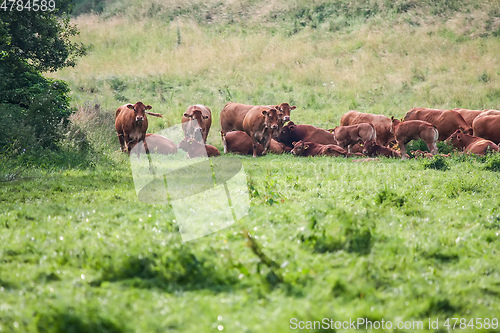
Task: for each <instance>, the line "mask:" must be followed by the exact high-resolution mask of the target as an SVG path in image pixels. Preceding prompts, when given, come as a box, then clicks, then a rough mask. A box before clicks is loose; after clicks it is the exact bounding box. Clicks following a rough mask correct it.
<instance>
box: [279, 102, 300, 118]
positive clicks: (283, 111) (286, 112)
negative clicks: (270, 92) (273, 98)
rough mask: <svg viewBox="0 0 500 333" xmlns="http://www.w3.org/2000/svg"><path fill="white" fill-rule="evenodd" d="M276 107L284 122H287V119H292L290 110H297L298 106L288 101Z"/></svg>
mask: <svg viewBox="0 0 500 333" xmlns="http://www.w3.org/2000/svg"><path fill="white" fill-rule="evenodd" d="M274 108H275V109H276V110H278V116H279V117H280V119H281V120H282V121H283V123H286V122H287V121H290V111H292V110H295V109H296V108H297V107H296V106H295V105H290V104H288V103H281V104H280V105H276V106H275V107H274Z"/></svg>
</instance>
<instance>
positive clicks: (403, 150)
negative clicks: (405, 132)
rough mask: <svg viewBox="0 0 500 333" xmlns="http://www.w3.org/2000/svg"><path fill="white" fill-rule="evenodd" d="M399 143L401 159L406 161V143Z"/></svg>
mask: <svg viewBox="0 0 500 333" xmlns="http://www.w3.org/2000/svg"><path fill="white" fill-rule="evenodd" d="M398 143H399V148H401V159H402V160H406V143H403V141H401V142H398Z"/></svg>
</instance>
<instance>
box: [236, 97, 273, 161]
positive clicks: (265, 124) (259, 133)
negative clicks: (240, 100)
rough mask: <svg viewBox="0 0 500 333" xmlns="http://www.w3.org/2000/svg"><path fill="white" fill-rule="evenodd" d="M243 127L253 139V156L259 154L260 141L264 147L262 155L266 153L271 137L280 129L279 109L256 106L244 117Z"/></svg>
mask: <svg viewBox="0 0 500 333" xmlns="http://www.w3.org/2000/svg"><path fill="white" fill-rule="evenodd" d="M243 129H244V131H245V132H246V133H247V134H248V135H249V136H250V138H251V139H252V149H253V152H252V156H253V157H257V156H258V154H257V153H258V146H257V144H259V143H260V144H261V145H262V147H264V151H263V152H262V155H265V154H266V153H267V151H268V149H269V145H270V143H271V138H272V137H274V136H275V135H276V132H277V131H278V111H277V110H276V109H274V108H269V107H267V106H254V107H253V108H251V109H250V111H248V113H247V114H246V116H245V119H243Z"/></svg>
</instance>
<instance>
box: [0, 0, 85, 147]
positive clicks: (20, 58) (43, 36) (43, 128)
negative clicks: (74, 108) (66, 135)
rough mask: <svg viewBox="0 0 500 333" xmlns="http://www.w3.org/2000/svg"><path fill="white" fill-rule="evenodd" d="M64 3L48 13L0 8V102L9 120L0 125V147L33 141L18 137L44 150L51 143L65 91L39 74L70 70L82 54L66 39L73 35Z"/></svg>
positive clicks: (63, 111)
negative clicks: (42, 147) (69, 67)
mask: <svg viewBox="0 0 500 333" xmlns="http://www.w3.org/2000/svg"><path fill="white" fill-rule="evenodd" d="M70 3H71V1H70V0H63V1H57V2H56V8H55V9H54V10H53V11H41V10H39V11H36V12H35V11H28V10H26V9H25V10H23V11H17V10H15V9H16V7H13V9H12V10H10V8H9V7H7V9H8V10H0V76H1V77H2V80H0V92H1V94H0V103H1V105H2V106H3V107H2V109H4V110H8V111H6V112H7V113H9V117H10V119H11V121H10V122H9V123H8V124H6V123H4V124H0V133H1V134H0V148H2V147H3V148H5V147H11V146H12V145H13V144H15V145H16V142H17V145H21V147H18V148H30V147H27V146H26V144H27V142H33V141H31V140H26V139H23V137H26V136H30V135H32V136H34V137H35V138H36V140H35V142H38V143H39V144H41V145H42V146H44V147H49V146H53V144H54V143H55V142H56V141H57V133H56V132H57V131H56V127H57V126H58V124H59V123H61V121H64V120H65V119H66V118H67V116H68V115H69V113H70V111H69V99H68V96H67V93H68V92H69V89H68V87H67V84H66V83H65V82H64V81H59V80H53V79H48V78H46V77H44V76H43V75H42V73H43V72H52V71H56V70H58V69H60V68H63V67H68V66H74V65H75V61H76V58H77V57H79V56H82V55H83V54H84V53H85V47H84V46H83V45H82V44H77V43H73V42H72V41H71V39H70V38H71V37H72V36H75V35H76V34H77V33H78V30H77V29H76V26H74V25H72V24H70V22H69V15H68V14H69V12H70ZM16 124H17V126H16ZM7 126H8V127H7ZM12 127H17V128H16V130H14V129H13V128H12ZM19 128H24V129H25V131H21V132H19V130H18V129H19ZM20 135H21V136H22V137H19V136H20ZM23 143H24V144H23ZM25 146H26V147H25Z"/></svg>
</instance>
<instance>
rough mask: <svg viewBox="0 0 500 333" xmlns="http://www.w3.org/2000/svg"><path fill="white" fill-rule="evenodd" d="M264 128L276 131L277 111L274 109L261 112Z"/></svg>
mask: <svg viewBox="0 0 500 333" xmlns="http://www.w3.org/2000/svg"><path fill="white" fill-rule="evenodd" d="M262 115H263V116H264V127H265V128H270V129H271V130H273V131H275V130H278V111H277V110H276V109H269V110H263V111H262Z"/></svg>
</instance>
